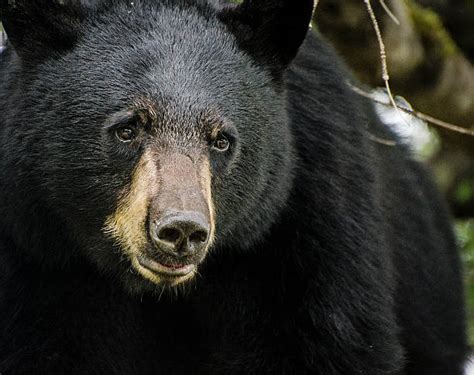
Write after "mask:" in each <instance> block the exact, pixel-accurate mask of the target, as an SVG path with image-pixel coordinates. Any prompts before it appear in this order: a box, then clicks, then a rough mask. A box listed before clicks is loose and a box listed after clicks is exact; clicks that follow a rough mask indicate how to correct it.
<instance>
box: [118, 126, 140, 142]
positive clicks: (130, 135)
mask: <svg viewBox="0 0 474 375" xmlns="http://www.w3.org/2000/svg"><path fill="white" fill-rule="evenodd" d="M115 135H116V136H117V138H118V139H119V141H120V142H123V143H130V142H131V141H133V139H134V138H135V137H136V133H135V130H133V129H132V128H120V129H117V130H116V131H115Z"/></svg>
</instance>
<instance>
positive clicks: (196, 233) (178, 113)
mask: <svg viewBox="0 0 474 375" xmlns="http://www.w3.org/2000/svg"><path fill="white" fill-rule="evenodd" d="M0 4H1V5H0V12H1V13H0V15H1V20H2V22H3V25H4V27H5V30H6V32H7V34H8V37H9V44H10V45H9V47H8V48H7V52H5V54H4V55H5V56H3V57H2V59H3V61H4V62H5V64H6V65H8V67H6V68H4V69H3V71H2V73H1V74H2V79H3V80H4V86H3V88H2V91H3V93H8V98H6V97H5V95H3V97H2V101H3V104H4V108H3V109H2V112H3V114H2V115H1V121H2V122H3V124H2V136H1V142H2V144H1V147H2V150H3V151H1V152H2V163H3V165H2V167H3V172H2V173H3V174H2V176H3V177H4V183H3V187H4V189H7V190H8V191H10V192H11V193H9V195H8V198H7V199H4V201H6V203H4V204H2V209H3V211H4V212H5V213H6V214H5V215H4V216H5V219H4V220H3V221H4V222H3V223H2V225H3V226H4V227H6V228H8V231H10V232H11V236H12V238H14V239H15V242H16V243H18V246H19V247H20V248H22V249H23V250H25V252H26V253H27V254H29V255H32V256H33V257H34V258H36V259H37V260H40V261H41V262H44V263H45V264H46V263H48V264H50V263H54V262H58V261H59V260H58V259H56V258H59V255H58V254H62V255H61V257H66V258H67V259H70V258H77V257H79V258H81V259H82V258H84V256H85V258H84V259H88V260H90V261H92V263H94V264H96V265H97V266H98V267H99V269H100V270H102V271H103V272H106V273H108V274H110V275H112V276H114V277H118V278H120V279H122V280H124V281H125V284H126V285H127V286H128V287H129V289H131V290H133V291H144V290H158V291H159V290H161V289H162V288H163V287H172V286H176V285H179V284H182V283H184V282H185V281H188V280H191V279H193V277H194V276H195V274H196V273H197V271H198V267H199V265H200V263H201V262H202V261H203V260H204V259H205V257H206V254H207V253H208V252H209V251H216V252H217V251H226V249H230V248H232V249H233V251H245V250H246V249H248V248H249V247H250V246H252V245H253V244H254V243H255V242H256V241H258V240H259V239H261V238H262V237H263V236H264V235H265V233H267V232H268V230H269V228H270V227H271V225H272V224H273V223H274V221H275V220H276V219H277V217H278V214H279V213H280V212H281V210H282V208H283V207H284V206H285V204H286V199H287V196H288V194H289V191H290V189H291V184H292V174H293V172H292V171H293V168H294V166H293V162H294V151H293V149H294V145H293V142H292V137H291V132H290V129H289V125H288V115H287V111H286V96H285V95H286V94H285V89H284V81H283V80H284V73H285V70H286V69H287V67H288V66H289V64H290V63H291V61H292V60H293V58H294V57H295V55H296V53H297V51H298V48H299V47H300V45H301V44H302V42H303V40H304V38H305V35H306V32H307V29H308V26H309V23H310V19H311V15H312V8H313V2H312V1H309V0H304V1H298V2H297V1H294V0H279V1H275V0H274V1H256V0H246V1H243V2H242V3H241V4H239V5H218V4H213V5H212V4H210V3H208V2H206V1H199V0H197V1H184V0H163V1H152V0H135V1H133V2H132V1H125V0H123V1H122V0H98V1H88V2H85V1H82V2H78V1H64V0H63V1H59V0H49V1H48V0H38V1H34V2H33V1H27V0H15V1H11V0H2V1H1V2H0ZM7 61H8V62H7ZM6 181H8V183H7V182H6ZM20 194H21V197H20V196H19V195H20ZM20 201H21V203H19V202H20ZM38 231H43V232H44V233H48V235H47V236H46V235H44V234H39V233H38ZM61 259H62V258H61ZM62 261H64V259H63V260H62Z"/></svg>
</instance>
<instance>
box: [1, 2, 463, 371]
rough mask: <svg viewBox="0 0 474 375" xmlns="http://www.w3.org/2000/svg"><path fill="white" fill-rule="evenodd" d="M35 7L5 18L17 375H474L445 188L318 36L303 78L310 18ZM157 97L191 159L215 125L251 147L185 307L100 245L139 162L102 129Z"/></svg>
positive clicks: (310, 43) (252, 7)
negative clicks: (469, 373)
mask: <svg viewBox="0 0 474 375" xmlns="http://www.w3.org/2000/svg"><path fill="white" fill-rule="evenodd" d="M27 3H28V2H27V1H25V0H17V1H16V4H17V5H18V4H19V5H18V6H19V7H20V8H16V9H13V8H11V7H10V6H11V2H8V1H6V0H2V1H0V12H1V13H0V15H1V17H2V20H3V21H6V22H5V26H6V30H7V32H9V33H10V40H11V41H12V43H13V46H9V47H8V48H7V50H6V51H5V52H4V53H3V54H2V55H1V56H0V64H1V65H0V108H1V111H0V192H1V194H2V196H1V199H0V213H1V215H0V234H1V237H0V239H1V243H0V316H1V318H0V372H1V373H2V374H3V375H10V374H48V375H50V374H181V373H182V374H184V373H187V374H189V373H192V374H321V375H336V374H338V375H342V374H344V375H346V374H354V375H355V374H364V375H381V374H406V375H415V374H416V375H419V374H430V375H436V374H439V375H441V374H443V375H446V374H450V375H460V374H462V364H463V360H464V354H465V350H466V343H465V336H464V312H463V290H462V283H461V277H460V265H459V259H458V255H457V252H456V245H455V240H454V238H453V233H452V230H451V225H450V218H449V216H448V215H447V213H446V210H445V207H444V205H443V203H442V202H441V200H440V198H439V196H438V193H437V191H436V189H435V187H434V186H433V183H432V181H431V178H430V177H429V175H428V173H427V172H426V171H425V170H424V169H423V168H422V167H421V166H420V165H419V164H418V163H416V162H415V161H413V160H412V158H411V155H410V154H409V152H408V151H407V150H406V149H405V148H404V147H403V146H401V145H398V146H396V147H391V146H386V145H384V144H383V143H379V142H376V141H375V139H388V140H393V141H395V142H398V140H397V138H396V137H395V136H394V135H393V134H392V133H391V132H390V131H389V130H387V129H386V128H385V126H383V125H382V124H381V123H380V121H379V120H378V119H377V118H376V116H375V114H374V113H373V110H372V108H371V105H370V103H367V102H366V100H365V99H362V98H360V97H358V96H357V95H356V94H354V93H353V92H352V91H351V90H350V88H349V87H348V85H347V84H346V80H347V77H348V76H349V75H348V74H347V73H346V71H345V69H344V68H343V67H341V66H340V64H339V63H338V58H337V57H336V56H335V55H334V53H333V52H332V50H331V49H330V48H329V47H328V46H327V45H326V44H325V43H324V42H323V41H321V38H320V37H319V36H317V35H315V34H313V33H311V35H309V36H308V37H307V39H306V41H305V42H304V44H303V46H302V48H301V49H300V52H299V54H298V56H297V58H296V60H295V61H294V62H293V63H292V65H291V66H290V68H289V69H288V70H287V71H286V64H289V63H290V61H291V59H292V57H293V55H294V54H295V53H296V51H297V48H298V46H299V44H300V42H301V41H302V38H303V35H304V32H303V31H304V29H303V26H304V28H306V27H307V23H308V22H309V19H310V15H311V14H310V11H311V6H310V5H311V4H310V3H311V2H304V3H301V4H300V5H297V3H296V2H293V1H292V2H290V1H272V2H269V1H268V2H263V4H265V5H257V3H258V2H256V1H247V2H246V3H245V5H244V6H243V7H237V8H233V9H232V10H225V11H224V12H222V11H221V10H217V9H218V8H220V5H219V6H217V5H213V6H211V5H210V4H208V3H206V2H205V1H185V0H166V1H161V2H159V3H157V2H153V1H151V0H150V1H147V0H142V1H139V0H137V1H135V2H134V3H133V5H131V4H130V2H128V1H119V0H103V1H99V2H94V1H87V2H82V3H83V4H84V5H82V6H77V5H75V6H74V7H73V8H68V7H70V6H71V5H67V4H66V7H65V8H64V7H63V6H59V5H54V6H52V5H51V3H52V2H51V1H46V0H40V1H35V2H34V3H35V4H36V5H35V7H31V8H29V7H28V6H27V5H24V4H27ZM30 3H31V2H30ZM66 3H67V2H66ZM259 4H262V2H261V3H259ZM291 4H295V5H291ZM298 7H299V8H298ZM305 7H306V8H305ZM19 9H20V10H19ZM71 9H72V10H71ZM282 9H286V10H288V12H290V16H291V17H290V20H291V25H292V27H290V28H289V29H288V33H287V34H286V35H284V36H285V38H286V39H285V40H284V41H282V44H281V45H278V43H276V41H277V38H275V35H283V34H284V30H282V29H281V27H285V25H288V23H287V22H286V21H283V19H284V18H282V17H284V16H285V13H286V12H282V11H281V10H282ZM244 10H245V12H244ZM253 11H255V12H256V13H258V14H260V15H265V16H262V17H263V19H261V20H260V21H262V22H263V23H262V22H259V20H258V19H255V18H253V17H250V16H249V14H251V12H253ZM44 15H47V17H46V18H44V17H43V16H44ZM243 15H245V17H244V16H243ZM266 15H268V17H267V16H266ZM43 19H47V20H48V22H47V23H45V24H44V25H43V26H41V28H40V29H39V30H40V32H36V31H37V30H38V29H37V30H36V31H35V28H34V27H33V26H37V23H38V22H41V21H40V20H43ZM242 20H244V21H242ZM249 20H251V21H249ZM269 20H270V21H269ZM266 21H268V22H266ZM25 25H29V27H31V29H25V28H24V26H25ZM58 30H67V33H66V34H62V32H61V33H60V34H61V35H63V36H64V35H65V36H66V38H65V39H62V42H59V43H57V44H54V42H52V41H53V40H55V38H56V37H57V36H58V35H59V34H58V32H59V31H58ZM302 30H303V31H302ZM249 32H250V33H251V36H252V37H251V38H248V35H242V34H239V33H249ZM233 33H236V34H233ZM260 34H261V35H263V36H264V38H262V39H259V35H260ZM143 97H145V98H149V99H153V100H155V101H157V102H159V103H161V105H162V110H161V112H160V116H162V119H163V121H162V124H163V129H161V131H160V134H162V137H165V135H166V134H167V137H168V138H169V139H166V142H169V143H171V144H173V145H175V146H176V147H178V146H177V145H178V144H179V147H183V146H184V148H186V147H194V145H195V144H196V143H197V142H198V140H197V139H194V138H193V137H194V136H195V135H196V134H199V132H196V126H197V125H196V121H195V120H196V118H198V117H199V116H200V115H201V114H202V113H203V111H204V112H205V111H209V110H211V111H213V113H216V112H217V113H219V114H220V116H222V117H224V118H225V119H226V121H228V122H229V123H232V126H233V127H235V131H236V133H237V134H236V139H235V142H236V143H235V145H234V149H233V155H232V158H230V159H228V160H225V161H224V160H220V161H219V160H215V161H214V164H213V168H214V173H213V198H214V201H215V204H216V210H217V211H216V215H217V216H216V220H217V242H216V244H215V245H214V248H213V249H212V251H211V253H210V254H209V255H208V256H207V259H206V261H205V262H204V264H202V265H201V267H200V276H199V277H198V278H197V280H196V282H195V283H194V284H192V285H191V286H190V287H189V288H188V290H187V291H186V293H177V294H176V295H173V294H170V293H167V292H166V293H164V294H163V295H162V296H159V295H157V294H156V293H154V292H160V289H159V288H156V289H157V290H155V289H154V287H153V286H151V285H149V283H147V282H145V281H144V280H141V279H140V278H139V277H138V276H137V275H134V274H131V273H130V264H128V262H127V261H126V260H124V259H123V258H122V256H121V254H120V252H119V249H117V245H116V244H114V243H113V242H112V241H111V240H110V239H109V238H107V236H105V235H104V234H103V233H102V231H101V228H102V226H103V223H104V220H105V218H106V217H107V215H109V214H111V213H112V212H113V210H114V209H115V205H116V202H117V199H118V198H119V192H120V191H121V189H122V188H123V187H124V186H127V184H128V183H129V182H130V176H131V172H132V170H133V167H134V165H135V163H136V161H137V160H138V157H139V153H140V150H136V151H135V152H134V153H131V152H121V151H118V150H117V149H116V146H115V145H114V143H113V142H112V141H111V139H110V137H109V136H108V134H107V133H106V132H105V131H104V123H105V122H106V121H107V119H108V118H109V116H111V115H113V114H114V113H116V112H117V111H120V110H123V109H124V108H127V107H128V106H129V105H130V103H131V102H132V101H133V100H134V99H136V98H143ZM166 124H168V125H166ZM163 134H164V135H163ZM196 137H197V136H196ZM161 141H164V140H163V139H162V140H161ZM186 145H188V146H186ZM117 281H119V282H117ZM121 284H122V285H121ZM130 290H131V291H132V292H133V293H132V294H130Z"/></svg>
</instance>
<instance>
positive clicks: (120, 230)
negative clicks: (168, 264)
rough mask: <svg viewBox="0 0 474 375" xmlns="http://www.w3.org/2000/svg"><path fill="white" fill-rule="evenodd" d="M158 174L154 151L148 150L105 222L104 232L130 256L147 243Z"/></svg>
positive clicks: (138, 251) (137, 252)
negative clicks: (152, 152)
mask: <svg viewBox="0 0 474 375" xmlns="http://www.w3.org/2000/svg"><path fill="white" fill-rule="evenodd" d="M157 174H158V173H157V168H156V165H155V163H154V161H153V157H152V155H151V152H149V151H145V153H144V154H143V156H142V157H141V159H140V161H139V162H138V163H137V166H136V167H135V170H134V172H133V176H132V181H131V184H130V185H129V186H128V187H127V188H126V189H125V191H124V193H123V194H122V197H121V198H120V199H119V202H118V204H117V209H116V210H115V212H114V213H113V214H112V215H110V216H108V217H107V219H106V221H105V224H104V228H103V232H104V233H105V234H106V235H107V236H109V237H111V238H112V239H113V240H114V241H116V242H117V243H118V244H120V245H121V247H122V249H123V250H124V251H125V252H126V253H127V254H128V255H130V256H133V255H137V254H139V253H140V251H141V250H142V249H143V248H145V247H146V245H147V241H148V240H147V234H146V232H145V228H146V225H145V224H146V220H147V217H148V207H149V203H150V200H151V199H152V197H153V196H154V195H155V194H156V193H157V191H158V176H157Z"/></svg>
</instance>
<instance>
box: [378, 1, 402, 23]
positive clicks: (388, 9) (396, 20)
mask: <svg viewBox="0 0 474 375" xmlns="http://www.w3.org/2000/svg"><path fill="white" fill-rule="evenodd" d="M379 3H380V5H382V8H383V10H384V11H385V13H387V14H388V16H389V17H390V18H391V19H392V21H393V22H395V23H396V24H397V25H398V26H400V21H399V20H398V18H397V16H395V14H393V12H392V11H391V10H390V8H389V7H388V6H387V4H386V3H385V0H379Z"/></svg>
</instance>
